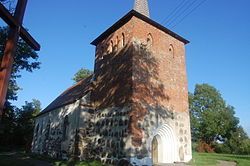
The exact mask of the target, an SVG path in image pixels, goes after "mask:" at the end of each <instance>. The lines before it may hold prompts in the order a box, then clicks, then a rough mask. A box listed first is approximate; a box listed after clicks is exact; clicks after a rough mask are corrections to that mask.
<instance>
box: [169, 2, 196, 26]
mask: <svg viewBox="0 0 250 166" xmlns="http://www.w3.org/2000/svg"><path fill="white" fill-rule="evenodd" d="M197 1H198V0H194V1H192V2H191V3H189V4H188V5H187V6H186V8H184V10H182V11H181V12H180V13H179V14H178V15H177V16H176V17H175V18H173V19H172V20H171V21H170V22H169V23H168V26H170V25H171V24H173V23H174V22H175V21H176V20H178V18H179V17H181V16H182V15H183V14H184V13H185V12H186V11H188V10H189V9H190V8H192V6H193V5H194V4H195V3H196V2H197Z"/></svg>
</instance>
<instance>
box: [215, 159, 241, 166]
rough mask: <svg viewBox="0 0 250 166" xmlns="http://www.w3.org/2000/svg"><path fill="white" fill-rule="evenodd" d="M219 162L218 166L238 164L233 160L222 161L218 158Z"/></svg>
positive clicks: (234, 165)
mask: <svg viewBox="0 0 250 166" xmlns="http://www.w3.org/2000/svg"><path fill="white" fill-rule="evenodd" d="M218 162H219V164H217V166H237V164H236V163H235V162H232V161H222V160H218Z"/></svg>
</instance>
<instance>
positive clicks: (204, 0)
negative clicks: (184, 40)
mask: <svg viewBox="0 0 250 166" xmlns="http://www.w3.org/2000/svg"><path fill="white" fill-rule="evenodd" d="M206 1H207V0H203V1H201V2H200V3H199V4H198V5H197V6H196V7H194V8H193V9H192V10H191V11H190V12H189V13H187V14H186V15H185V16H184V17H182V19H181V20H180V21H179V22H177V23H176V24H175V25H173V26H172V27H171V28H174V27H176V26H177V25H178V24H180V23H181V22H182V21H183V20H184V19H185V18H186V17H188V16H189V15H190V14H191V13H193V12H194V11H195V10H196V9H197V8H199V7H200V6H201V5H202V4H203V3H205V2H206Z"/></svg>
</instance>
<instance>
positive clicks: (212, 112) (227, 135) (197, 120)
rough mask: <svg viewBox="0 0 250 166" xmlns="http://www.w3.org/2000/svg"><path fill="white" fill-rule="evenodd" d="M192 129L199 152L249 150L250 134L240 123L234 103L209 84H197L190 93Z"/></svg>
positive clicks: (244, 152) (193, 138)
mask: <svg viewBox="0 0 250 166" xmlns="http://www.w3.org/2000/svg"><path fill="white" fill-rule="evenodd" d="M189 106H190V115H191V132H192V140H193V142H196V143H198V145H197V148H196V150H198V151H199V152H212V151H213V149H214V150H215V151H216V152H220V153H234V154H249V153H247V152H249V150H250V149H248V142H249V138H248V137H247V134H246V133H245V132H244V130H243V128H242V127H241V126H239V119H238V118H237V117H235V111H234V107H232V106H230V105H227V104H226V102H225V100H224V99H223V98H222V96H221V94H220V92H219V91H218V90H217V89H216V88H214V87H212V86H211V85H208V84H201V85H196V87H195V91H194V93H193V94H192V93H189Z"/></svg>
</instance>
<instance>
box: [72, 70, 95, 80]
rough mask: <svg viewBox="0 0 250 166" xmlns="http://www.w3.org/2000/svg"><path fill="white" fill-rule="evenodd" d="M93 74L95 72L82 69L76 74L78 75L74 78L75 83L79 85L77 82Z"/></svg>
mask: <svg viewBox="0 0 250 166" xmlns="http://www.w3.org/2000/svg"><path fill="white" fill-rule="evenodd" d="M91 74H93V71H91V70H88V69H84V68H81V69H80V70H78V71H77V72H76V74H75V75H74V77H73V78H72V80H74V81H75V83H77V82H79V81H81V80H82V79H85V78H87V77H88V76H90V75H91Z"/></svg>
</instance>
